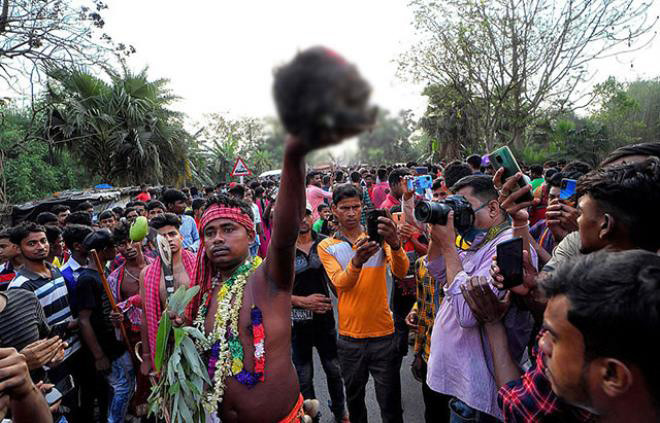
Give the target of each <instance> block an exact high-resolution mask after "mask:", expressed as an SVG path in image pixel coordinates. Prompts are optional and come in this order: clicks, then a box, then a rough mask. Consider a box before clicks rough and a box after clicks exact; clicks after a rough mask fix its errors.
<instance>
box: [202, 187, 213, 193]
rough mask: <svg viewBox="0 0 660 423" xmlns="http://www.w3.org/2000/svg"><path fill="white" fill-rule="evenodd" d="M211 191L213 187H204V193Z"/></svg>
mask: <svg viewBox="0 0 660 423" xmlns="http://www.w3.org/2000/svg"><path fill="white" fill-rule="evenodd" d="M213 191H215V188H213V187H204V194H206V195H209V194H211V193H212V192H213Z"/></svg>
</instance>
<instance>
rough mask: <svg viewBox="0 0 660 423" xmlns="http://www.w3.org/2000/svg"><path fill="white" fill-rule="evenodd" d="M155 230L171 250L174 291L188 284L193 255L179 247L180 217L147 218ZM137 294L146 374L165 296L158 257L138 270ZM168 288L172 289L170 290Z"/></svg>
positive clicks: (193, 265)
mask: <svg viewBox="0 0 660 423" xmlns="http://www.w3.org/2000/svg"><path fill="white" fill-rule="evenodd" d="M149 223H150V225H151V227H153V228H155V229H156V230H157V231H158V234H159V235H160V236H162V237H164V238H165V239H166V240H167V243H168V244H169V246H170V251H171V252H172V271H173V277H174V286H173V288H174V291H176V290H177V289H178V288H179V286H185V287H188V286H190V285H191V281H192V280H193V278H192V276H193V274H194V273H193V272H194V267H195V255H194V254H193V253H191V252H190V251H188V250H184V248H183V236H182V235H181V233H180V232H179V227H180V226H181V220H179V218H178V217H177V215H175V214H173V213H164V214H161V215H159V216H156V217H154V218H153V219H151V222H149ZM139 286H140V297H141V298H142V309H143V314H142V317H141V325H142V328H141V331H140V333H141V337H142V365H141V366H140V372H141V373H142V374H143V375H148V374H149V373H150V372H151V369H153V360H154V356H155V354H156V334H157V332H158V321H159V320H160V316H161V314H162V310H163V307H165V305H166V304H167V298H168V296H169V293H168V287H167V286H166V284H165V279H164V276H163V272H162V264H161V258H160V257H158V258H156V260H155V261H154V262H153V263H151V264H150V265H149V266H147V267H145V268H144V269H142V271H141V272H140V284H139ZM174 291H172V292H174Z"/></svg>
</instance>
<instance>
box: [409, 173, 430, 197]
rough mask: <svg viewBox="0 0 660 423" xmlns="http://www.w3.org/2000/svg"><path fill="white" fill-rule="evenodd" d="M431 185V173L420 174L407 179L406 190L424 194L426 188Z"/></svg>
mask: <svg viewBox="0 0 660 423" xmlns="http://www.w3.org/2000/svg"><path fill="white" fill-rule="evenodd" d="M432 186H433V178H432V177H431V175H421V176H417V177H415V179H408V190H409V191H413V190H414V191H415V192H416V193H417V194H420V195H422V194H424V193H425V192H426V190H427V189H431V187H432Z"/></svg>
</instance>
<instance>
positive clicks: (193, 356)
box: [181, 338, 203, 375]
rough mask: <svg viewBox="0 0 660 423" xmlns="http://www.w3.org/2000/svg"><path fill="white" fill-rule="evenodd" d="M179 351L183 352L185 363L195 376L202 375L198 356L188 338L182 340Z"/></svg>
mask: <svg viewBox="0 0 660 423" xmlns="http://www.w3.org/2000/svg"><path fill="white" fill-rule="evenodd" d="M181 351H182V352H183V356H184V357H185V358H186V361H188V365H189V366H190V368H191V370H192V371H193V372H195V374H197V375H202V374H203V372H202V368H201V366H200V359H199V354H198V352H197V349H196V348H195V344H194V343H193V341H192V340H191V339H190V338H184V339H183V341H182V342H181Z"/></svg>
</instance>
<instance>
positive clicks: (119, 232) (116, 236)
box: [112, 222, 131, 245]
mask: <svg viewBox="0 0 660 423" xmlns="http://www.w3.org/2000/svg"><path fill="white" fill-rule="evenodd" d="M130 231H131V225H129V224H128V223H126V222H120V223H119V225H117V226H115V229H113V231H112V240H113V242H114V244H115V245H119V244H122V243H124V242H126V241H129V240H130V239H131V237H130Z"/></svg>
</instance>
